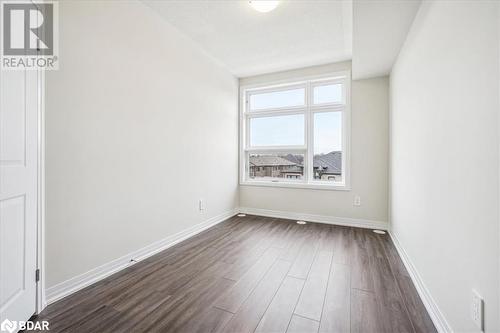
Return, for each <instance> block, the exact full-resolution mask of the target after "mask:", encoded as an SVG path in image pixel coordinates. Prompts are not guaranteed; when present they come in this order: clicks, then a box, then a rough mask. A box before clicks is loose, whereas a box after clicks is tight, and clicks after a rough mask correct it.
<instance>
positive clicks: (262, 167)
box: [240, 72, 350, 189]
mask: <svg viewBox="0 0 500 333" xmlns="http://www.w3.org/2000/svg"><path fill="white" fill-rule="evenodd" d="M349 83H350V75H349V73H348V72H343V73H336V74H332V75H329V76H325V77H322V78H315V79H309V80H296V81H294V82H289V83H284V84H283V83H282V84H280V85H275V86H271V85H262V86H252V87H241V98H242V101H241V102H242V103H241V111H240V112H241V121H240V124H241V128H240V133H241V140H240V142H241V147H240V166H241V172H240V173H241V183H242V184H248V185H264V186H290V187H306V188H341V189H346V188H348V186H349V170H348V166H349V123H350V109H349V99H350V98H349V89H350V85H349Z"/></svg>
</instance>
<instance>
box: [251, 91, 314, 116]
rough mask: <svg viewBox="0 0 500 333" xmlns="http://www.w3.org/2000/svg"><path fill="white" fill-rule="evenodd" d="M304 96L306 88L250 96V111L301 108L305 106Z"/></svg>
mask: <svg viewBox="0 0 500 333" xmlns="http://www.w3.org/2000/svg"><path fill="white" fill-rule="evenodd" d="M304 96H305V90H304V88H298V89H292V90H284V91H273V92H268V93H262V94H252V95H250V110H253V111H255V110H263V109H273V108H282V107H290V106H301V105H304V104H305V97H304Z"/></svg>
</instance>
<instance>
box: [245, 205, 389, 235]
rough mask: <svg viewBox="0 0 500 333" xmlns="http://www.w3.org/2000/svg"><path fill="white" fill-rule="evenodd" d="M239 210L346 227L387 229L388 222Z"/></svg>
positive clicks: (249, 209)
mask: <svg viewBox="0 0 500 333" xmlns="http://www.w3.org/2000/svg"><path fill="white" fill-rule="evenodd" d="M240 212H241V213H245V214H252V215H261V216H268V217H277V218H282V219H290V220H304V221H309V222H318V223H327V224H336V225H343V226H348V227H358V228H368V229H381V230H388V223H387V222H383V221H373V220H365V219H353V218H348V217H336V216H328V215H315V214H304V213H295V212H285V211H279V210H270V209H260V208H248V207H240Z"/></svg>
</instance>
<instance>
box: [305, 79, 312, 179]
mask: <svg viewBox="0 0 500 333" xmlns="http://www.w3.org/2000/svg"><path fill="white" fill-rule="evenodd" d="M311 89H312V88H311V83H310V82H308V83H307V88H306V94H307V111H306V123H307V131H306V133H307V141H306V147H307V159H306V163H305V165H304V168H305V178H306V182H307V183H310V182H311V181H312V179H313V176H314V175H313V156H312V155H313V144H314V142H313V141H314V133H313V128H314V127H313V118H312V112H311V105H312V98H313V96H312V91H311Z"/></svg>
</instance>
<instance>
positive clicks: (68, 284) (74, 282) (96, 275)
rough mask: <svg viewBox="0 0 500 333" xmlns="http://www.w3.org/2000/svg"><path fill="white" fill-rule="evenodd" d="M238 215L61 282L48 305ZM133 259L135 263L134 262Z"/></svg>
mask: <svg viewBox="0 0 500 333" xmlns="http://www.w3.org/2000/svg"><path fill="white" fill-rule="evenodd" d="M237 213H238V209H237V208H235V209H233V210H230V211H228V212H225V213H222V214H220V215H217V216H214V217H212V218H210V219H208V220H206V221H204V222H202V223H199V224H197V225H195V226H193V227H191V228H188V229H186V230H183V231H181V232H179V233H177V234H174V235H172V236H169V237H167V238H164V239H162V240H159V241H157V242H155V243H153V244H150V245H148V246H145V247H143V248H141V249H139V250H137V251H134V252H132V253H129V254H127V255H125V256H123V257H120V258H118V259H115V260H113V261H110V262H108V263H106V264H104V265H101V266H99V267H96V268H94V269H92V270H90V271H88V272H86V273H83V274H81V275H78V276H75V277H74V278H71V279H69V280H66V281H64V282H61V283H59V284H57V285H55V286H52V287H50V288H48V289H47V290H46V292H45V294H46V298H47V300H46V304H51V303H54V302H56V301H58V300H60V299H62V298H64V297H66V296H68V295H71V294H72V293H74V292H76V291H78V290H80V289H83V288H85V287H87V286H89V285H91V284H93V283H95V282H97V281H99V280H102V279H104V278H106V277H108V276H110V275H112V274H114V273H116V272H118V271H120V270H122V269H124V268H125V267H128V266H131V265H133V264H135V263H137V262H139V261H141V260H143V259H146V258H148V257H150V256H152V255H154V254H156V253H158V252H161V251H163V250H165V249H168V248H169V247H171V246H173V245H175V244H177V243H179V242H181V241H183V240H185V239H187V238H189V237H192V236H194V235H196V234H198V233H200V232H202V231H203V230H206V229H208V228H210V227H212V226H214V225H216V224H218V223H220V222H222V221H224V220H226V219H228V218H230V217H232V216H233V215H235V214H237ZM132 259H133V261H132Z"/></svg>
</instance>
